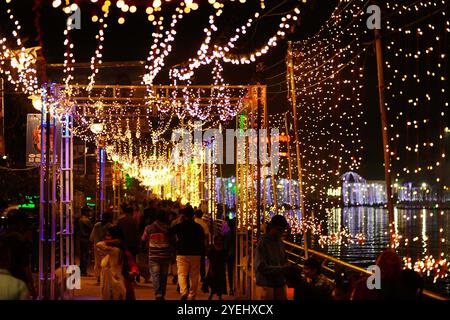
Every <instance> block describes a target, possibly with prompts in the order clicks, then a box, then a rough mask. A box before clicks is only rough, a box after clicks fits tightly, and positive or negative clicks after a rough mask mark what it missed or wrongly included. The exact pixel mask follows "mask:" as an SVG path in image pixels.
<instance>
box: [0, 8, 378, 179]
mask: <svg viewBox="0 0 450 320" xmlns="http://www.w3.org/2000/svg"><path fill="white" fill-rule="evenodd" d="M51 2H52V1H50V0H47V1H45V0H42V1H33V0H21V1H14V2H13V7H14V8H15V12H16V16H17V18H18V19H19V21H20V22H21V25H22V27H23V29H22V33H21V36H22V37H23V38H25V41H24V44H25V46H27V47H31V46H35V45H38V44H39V41H38V38H39V36H41V37H42V38H41V39H42V42H43V45H44V51H43V53H44V56H45V62H46V63H47V64H51V63H62V62H63V52H64V46H63V41H64V36H63V29H64V23H65V20H64V14H63V12H62V11H61V9H59V10H56V9H54V8H52V7H51ZM99 2H100V3H101V2H102V0H100V1H99ZM131 2H132V1H131ZM172 2H173V1H172ZM201 2H207V1H206V0H201ZM247 2H248V4H246V5H242V4H235V5H233V6H229V7H228V6H227V7H226V8H225V11H224V14H223V15H222V17H221V18H220V20H219V21H218V23H217V26H218V27H219V32H218V39H219V40H220V38H222V37H223V38H226V37H227V36H228V35H229V34H230V33H232V32H233V31H234V29H235V28H236V27H237V26H240V25H242V23H243V22H244V21H245V20H246V19H247V18H248V17H249V16H250V15H251V14H252V13H253V12H255V10H256V9H257V8H258V7H259V1H256V0H255V1H247ZM35 3H41V6H40V7H39V9H37V8H34V9H33V6H34V4H35ZM78 3H80V6H81V10H82V11H81V14H82V22H81V28H82V29H81V30H75V31H73V32H72V35H73V43H74V44H75V58H76V61H77V62H88V61H89V60H90V57H91V56H92V54H93V52H94V50H95V47H96V41H95V38H94V37H95V33H96V31H97V26H96V25H95V24H94V23H92V22H91V15H92V13H94V12H95V10H98V8H97V7H96V6H95V5H94V4H91V3H90V1H78ZM127 3H130V1H127ZM135 3H136V4H137V5H138V13H135V14H134V15H133V16H132V17H130V14H127V15H126V16H125V17H126V18H127V19H126V22H125V24H124V25H119V24H118V23H117V18H118V15H117V12H118V9H117V8H114V10H113V13H112V14H111V16H110V17H111V18H110V19H111V21H112V22H111V23H109V25H110V27H108V30H107V32H106V36H105V42H104V48H105V49H104V54H103V57H104V61H134V60H145V58H146V57H147V51H148V48H149V46H150V43H151V39H152V38H151V32H152V26H151V24H150V23H149V22H148V21H147V15H146V14H145V13H144V9H143V7H142V6H139V3H138V2H136V1H135ZM140 3H146V2H142V1H141V2H140ZM265 3H266V6H267V8H268V9H269V10H270V8H274V7H275V6H276V7H277V8H276V9H274V10H273V12H272V13H271V16H267V17H264V18H261V19H260V20H259V21H258V23H256V25H255V28H253V29H251V32H249V33H247V37H246V38H243V39H242V41H240V42H239V45H240V47H239V51H240V52H247V51H251V50H253V49H255V48H257V47H259V46H260V45H261V44H263V43H265V42H266V41H267V39H268V38H269V37H270V36H271V35H272V34H274V33H275V32H276V28H277V26H278V23H279V20H280V18H281V16H282V15H281V14H284V13H285V12H287V11H289V10H292V8H293V7H294V5H296V4H297V3H298V1H297V0H284V1H279V0H273V1H270V0H266V1H265ZM336 3H337V1H329V0H313V1H308V3H307V4H306V5H304V6H303V7H302V15H301V19H300V21H299V23H298V24H297V26H296V28H295V31H294V32H293V33H291V34H289V35H288V37H287V39H286V40H294V41H295V40H300V39H304V38H307V37H308V36H310V35H311V34H313V33H315V32H316V31H317V30H318V29H319V27H320V26H321V25H322V24H323V23H324V21H326V20H327V19H328V18H329V16H330V14H331V12H332V10H333V8H334V6H335V4H336ZM3 6H4V4H2V8H3ZM97 6H98V5H97ZM113 6H114V5H113ZM169 7H170V6H169ZM171 7H172V9H171V10H167V11H170V13H171V12H172V11H173V9H174V6H173V5H171ZM205 7H208V8H209V7H210V6H208V5H207V4H206V5H205V4H204V5H203V6H201V8H205ZM164 10H165V9H163V11H164ZM1 11H3V10H1ZM266 11H267V9H266ZM37 12H38V13H39V14H38V15H36V13H37ZM139 12H140V13H139ZM212 12H213V11H212V9H210V10H209V11H208V10H204V9H200V10H198V11H197V12H195V13H191V14H189V15H188V16H187V18H185V19H183V20H182V21H181V22H180V23H179V24H178V25H177V32H178V33H177V35H176V40H175V43H174V50H173V52H172V53H171V54H170V55H169V57H168V59H167V60H166V67H167V68H166V69H164V70H163V71H162V72H161V73H160V76H158V78H157V79H156V81H155V83H161V84H167V83H169V80H168V72H167V71H168V67H170V66H173V65H175V64H179V63H182V62H184V61H186V60H187V59H188V58H190V57H194V56H195V52H196V51H197V50H198V47H199V45H200V43H201V42H202V40H203V38H204V34H203V31H202V30H203V28H204V27H206V26H207V25H208V23H207V20H208V15H209V14H210V13H212ZM168 18H169V17H167V18H166V19H168ZM0 21H1V23H0V32H2V33H3V32H5V34H6V35H9V33H8V30H10V26H9V25H8V24H6V25H5V19H4V16H1V20H0ZM39 29H40V32H38V30H39ZM218 39H217V38H216V39H213V41H215V40H218ZM286 40H284V41H281V42H280V44H279V45H278V46H277V47H276V48H275V49H272V50H271V51H270V53H269V54H267V55H266V56H264V58H262V59H261V60H260V61H259V62H262V63H263V64H264V67H265V70H264V71H263V72H262V73H261V74H260V75H259V78H260V79H261V80H262V82H263V83H264V84H267V85H268V90H267V91H268V96H267V101H268V108H269V112H270V113H277V112H283V111H286V110H287V108H289V105H288V102H287V98H286V83H285V75H284V74H282V73H283V72H284V71H285V64H284V62H283V60H284V59H285V55H286V48H287V42H286ZM370 60H371V61H374V59H370ZM374 71H375V64H374V63H368V64H367V71H366V72H367V77H366V78H367V79H368V80H367V84H368V88H369V90H368V91H369V92H370V93H369V94H368V96H369V97H372V96H373V92H375V93H376V75H375V73H374ZM143 73H144V68H137V69H114V70H111V69H101V71H100V73H99V75H98V78H97V83H115V82H117V81H118V79H122V82H123V78H125V79H129V80H125V82H127V81H129V82H131V83H139V81H140V79H139V77H138V76H139V75H142V74H143ZM47 74H48V76H49V81H54V82H59V81H61V73H59V72H58V71H57V70H55V69H47ZM88 75H89V70H87V69H77V70H76V76H77V80H78V81H80V82H86V79H87V76H88ZM224 78H225V80H226V81H227V82H229V83H231V84H248V83H252V82H253V81H254V79H255V64H253V65H247V66H237V67H236V66H231V65H226V66H225V69H224ZM195 81H196V82H197V83H199V84H209V83H211V81H212V78H211V69H210V68H209V67H205V68H202V69H200V70H199V72H198V73H197V74H196V76H195ZM370 99H371V100H372V98H370ZM26 103H27V100H26V99H23V98H19V97H17V96H16V95H8V96H7V104H12V105H13V104H17V105H20V104H22V105H23V104H26ZM376 106H377V104H375V103H373V101H372V102H371V104H370V108H366V109H367V118H368V119H370V121H369V122H368V124H367V127H365V128H363V132H362V135H363V136H362V138H363V141H367V142H368V143H370V144H368V145H370V147H369V148H366V153H367V154H365V155H363V156H364V160H363V163H364V165H363V167H362V168H361V172H362V173H363V175H365V176H367V177H368V178H369V179H379V178H382V177H383V168H382V154H381V143H380V136H381V134H379V133H380V129H379V116H378V109H377V108H376ZM21 108H22V109H25V111H24V112H22V111H17V110H18V109H17V108H15V110H14V111H8V112H9V113H7V118H6V121H7V122H10V121H14V123H15V124H16V125H15V126H13V127H12V128H11V126H9V129H8V130H9V131H8V132H7V137H8V133H9V135H10V136H11V138H9V143H8V142H7V143H8V145H7V146H8V152H9V153H11V154H12V155H11V157H12V158H13V159H15V162H16V164H17V165H18V166H21V165H22V164H23V160H22V159H23V158H24V156H23V149H24V146H25V141H24V128H25V121H26V120H25V119H26V118H25V114H26V112H27V111H28V112H30V111H32V109H31V108H30V107H29V106H28V107H26V108H24V107H21ZM7 109H12V108H10V106H8V105H7ZM17 124H18V125H17ZM7 127H8V126H7ZM17 128H20V131H17V132H12V131H11V130H17ZM7 139H8V138H7Z"/></svg>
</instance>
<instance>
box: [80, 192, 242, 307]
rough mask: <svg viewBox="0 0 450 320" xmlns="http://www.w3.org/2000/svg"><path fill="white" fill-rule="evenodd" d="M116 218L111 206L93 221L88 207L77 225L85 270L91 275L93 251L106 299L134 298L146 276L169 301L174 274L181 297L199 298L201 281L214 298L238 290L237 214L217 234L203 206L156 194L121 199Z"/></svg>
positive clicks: (158, 297) (158, 294)
mask: <svg viewBox="0 0 450 320" xmlns="http://www.w3.org/2000/svg"><path fill="white" fill-rule="evenodd" d="M112 223H113V213H112V211H106V212H105V213H104V214H103V215H102V217H101V220H100V221H99V222H97V223H95V225H92V223H91V219H90V210H89V209H88V208H83V209H82V210H81V216H80V218H79V220H78V228H77V235H78V241H79V250H80V251H79V257H80V271H81V275H87V270H88V265H89V262H90V257H91V255H92V252H91V251H93V256H94V273H95V276H96V278H97V282H98V283H99V284H100V288H101V296H102V298H103V299H106V300H109V299H125V300H133V299H135V296H134V290H133V285H134V283H138V282H140V281H142V280H144V281H145V282H147V283H149V282H151V283H152V285H153V290H154V296H155V299H156V300H164V299H165V296H166V287H167V282H168V278H169V275H172V281H173V283H174V284H175V283H176V284H177V285H178V291H179V293H180V298H181V300H187V299H190V300H194V299H195V298H196V295H197V292H198V290H199V284H200V285H201V290H202V291H203V292H205V293H206V292H208V293H209V294H210V295H209V298H210V299H213V297H214V296H217V298H218V299H222V295H224V294H230V295H232V294H234V289H233V271H234V252H235V248H234V247H235V240H234V239H235V234H234V219H228V220H227V223H226V227H224V228H222V230H221V231H220V232H219V233H218V234H216V235H215V236H214V237H213V236H212V232H210V227H211V223H210V221H207V220H205V219H204V218H203V212H202V210H201V209H200V208H196V207H192V206H191V205H190V204H186V205H180V204H179V203H178V202H173V201H169V200H158V199H152V200H150V201H147V202H144V203H143V204H142V205H141V206H140V205H139V204H138V203H136V202H135V203H124V204H122V206H121V215H120V216H119V217H118V219H117V221H116V223H115V224H112ZM91 249H92V250H91ZM227 278H228V282H227ZM227 284H228V287H227Z"/></svg>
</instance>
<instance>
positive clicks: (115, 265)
mask: <svg viewBox="0 0 450 320" xmlns="http://www.w3.org/2000/svg"><path fill="white" fill-rule="evenodd" d="M96 247H97V249H98V250H100V251H101V252H102V253H103V255H104V258H103V259H102V262H101V267H102V269H101V277H100V288H101V295H102V298H103V300H135V296H134V289H133V284H132V281H131V278H133V277H134V276H135V275H136V273H137V266H136V264H135V263H134V261H133V257H132V255H131V253H129V252H127V251H126V250H125V248H124V246H123V234H122V230H121V229H120V228H119V227H118V226H112V227H110V228H109V229H108V231H107V233H106V237H105V240H104V241H100V242H98V243H97V245H96Z"/></svg>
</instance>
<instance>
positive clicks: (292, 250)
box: [283, 241, 450, 300]
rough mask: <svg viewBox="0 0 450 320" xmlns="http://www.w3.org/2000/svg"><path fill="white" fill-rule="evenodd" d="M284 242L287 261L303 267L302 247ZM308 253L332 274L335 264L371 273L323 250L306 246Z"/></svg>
mask: <svg viewBox="0 0 450 320" xmlns="http://www.w3.org/2000/svg"><path fill="white" fill-rule="evenodd" d="M283 242H284V244H285V245H286V252H287V254H288V257H289V261H290V262H291V263H294V264H296V265H297V266H299V267H303V265H302V262H303V261H304V254H303V255H302V254H301V253H302V252H303V253H304V248H303V247H302V246H300V245H298V244H296V243H292V242H289V241H283ZM308 254H309V256H310V257H311V256H315V257H319V258H320V259H322V260H323V261H322V268H323V269H324V270H326V271H328V272H330V273H332V274H335V273H336V266H339V267H341V268H343V269H347V270H351V271H355V272H357V273H360V274H361V273H362V274H367V275H371V274H372V273H371V272H370V271H368V270H366V269H364V268H361V267H358V266H356V265H353V264H351V263H348V262H345V261H342V260H339V259H337V258H335V257H332V256H329V255H327V254H325V253H323V252H320V251H316V250H313V249H310V248H308ZM294 258H295V260H293V259H294ZM330 263H332V264H334V267H330V266H329V264H330ZM329 280H330V281H333V280H332V279H329ZM423 295H424V296H425V297H427V298H431V299H435V300H450V298H449V297H445V296H443V295H441V294H438V293H436V292H433V291H430V290H426V289H424V290H423Z"/></svg>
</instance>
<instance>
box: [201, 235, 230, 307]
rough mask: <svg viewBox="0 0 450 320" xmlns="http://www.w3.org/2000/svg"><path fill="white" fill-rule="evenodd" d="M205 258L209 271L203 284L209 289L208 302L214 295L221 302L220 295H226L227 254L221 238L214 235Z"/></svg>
mask: <svg viewBox="0 0 450 320" xmlns="http://www.w3.org/2000/svg"><path fill="white" fill-rule="evenodd" d="M207 257H208V261H209V269H208V274H207V275H206V279H205V284H206V285H207V286H208V287H209V288H210V289H211V292H210V294H209V300H212V298H213V296H214V294H216V295H217V297H218V298H219V300H222V295H223V294H226V293H227V276H226V272H225V271H226V263H227V252H226V251H225V249H224V243H223V236H221V235H216V236H215V237H214V243H213V244H212V245H211V247H210V248H209V249H208V252H207Z"/></svg>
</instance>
